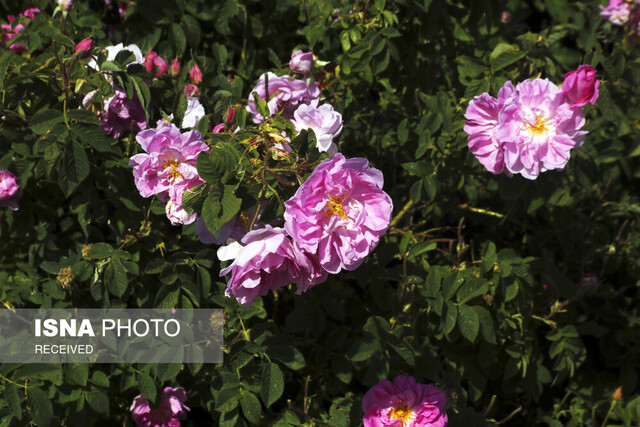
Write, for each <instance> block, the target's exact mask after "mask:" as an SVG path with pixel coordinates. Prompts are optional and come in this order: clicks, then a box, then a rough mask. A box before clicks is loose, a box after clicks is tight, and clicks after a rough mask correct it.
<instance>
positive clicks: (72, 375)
mask: <svg viewBox="0 0 640 427" xmlns="http://www.w3.org/2000/svg"><path fill="white" fill-rule="evenodd" d="M64 372H65V378H66V380H67V381H66V382H67V383H69V384H76V385H80V386H85V385H87V380H88V379H89V365H87V364H86V363H70V364H65V365H64Z"/></svg>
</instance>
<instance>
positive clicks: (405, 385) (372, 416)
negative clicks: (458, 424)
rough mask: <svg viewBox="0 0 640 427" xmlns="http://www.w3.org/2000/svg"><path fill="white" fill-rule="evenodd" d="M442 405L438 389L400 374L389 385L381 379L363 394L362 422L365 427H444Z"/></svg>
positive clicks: (441, 396) (445, 402) (444, 415)
mask: <svg viewBox="0 0 640 427" xmlns="http://www.w3.org/2000/svg"><path fill="white" fill-rule="evenodd" d="M446 404H447V398H446V397H445V395H444V393H443V392H442V390H440V389H439V388H438V387H436V386H434V385H432V384H420V383H417V382H416V380H415V378H413V377H406V376H404V375H400V376H398V377H397V378H396V379H395V380H394V381H393V383H392V382H391V381H389V380H382V381H380V383H379V384H378V385H375V386H373V387H372V388H370V389H369V391H367V393H366V394H365V395H364V398H363V399H362V410H363V411H364V418H363V422H364V426H365V427H386V426H389V427H405V426H416V427H444V426H446V425H447V421H448V418H447V413H446V412H445V411H444V407H445V405H446Z"/></svg>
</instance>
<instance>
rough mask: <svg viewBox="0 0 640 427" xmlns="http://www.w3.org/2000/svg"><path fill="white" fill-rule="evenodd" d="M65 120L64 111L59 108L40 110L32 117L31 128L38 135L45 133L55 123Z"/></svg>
mask: <svg viewBox="0 0 640 427" xmlns="http://www.w3.org/2000/svg"><path fill="white" fill-rule="evenodd" d="M63 121H64V117H63V116H62V112H60V111H58V110H44V111H40V112H39V113H36V115H35V116H33V117H32V118H31V130H32V131H33V132H34V133H36V134H38V135H44V134H46V133H47V131H48V130H50V129H51V128H52V127H53V125H55V124H57V123H62V122H63Z"/></svg>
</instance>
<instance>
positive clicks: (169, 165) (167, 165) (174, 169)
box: [164, 160, 184, 179]
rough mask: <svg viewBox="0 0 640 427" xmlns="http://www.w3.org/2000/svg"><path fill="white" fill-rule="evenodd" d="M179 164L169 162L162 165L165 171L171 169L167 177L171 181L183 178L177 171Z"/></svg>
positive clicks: (172, 161) (173, 161)
mask: <svg viewBox="0 0 640 427" xmlns="http://www.w3.org/2000/svg"><path fill="white" fill-rule="evenodd" d="M179 164H180V162H179V161H177V160H169V161H168V162H167V163H165V164H164V168H165V169H166V168H171V170H170V171H169V176H170V177H171V179H176V178H184V176H182V174H181V173H180V171H179V170H178V165H179Z"/></svg>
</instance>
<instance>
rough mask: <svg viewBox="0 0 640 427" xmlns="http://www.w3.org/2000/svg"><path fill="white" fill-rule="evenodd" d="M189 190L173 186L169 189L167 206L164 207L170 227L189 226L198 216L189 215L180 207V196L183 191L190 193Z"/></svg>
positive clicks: (184, 187)
mask: <svg viewBox="0 0 640 427" xmlns="http://www.w3.org/2000/svg"><path fill="white" fill-rule="evenodd" d="M203 183H204V181H203ZM191 184H193V182H191ZM195 185H199V184H195ZM189 188H191V187H189ZM189 188H187V186H186V185H174V186H173V187H171V188H169V200H167V205H166V206H165V213H166V214H167V218H169V221H171V225H179V224H185V225H186V224H191V223H192V222H193V221H195V220H196V218H197V216H198V214H196V213H193V214H191V215H189V213H187V211H185V210H184V207H183V206H182V196H183V195H184V193H185V191H190V190H189Z"/></svg>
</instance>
